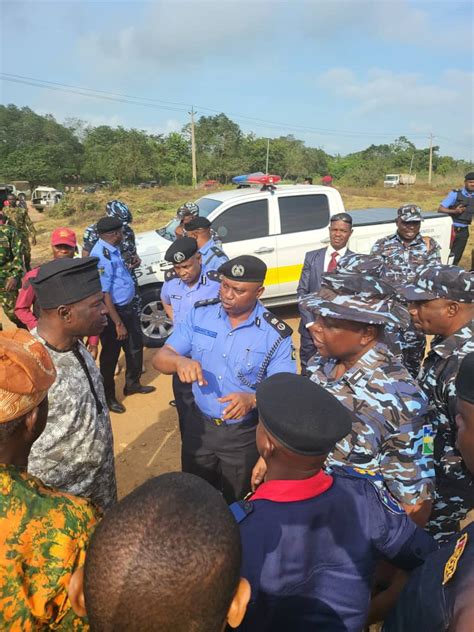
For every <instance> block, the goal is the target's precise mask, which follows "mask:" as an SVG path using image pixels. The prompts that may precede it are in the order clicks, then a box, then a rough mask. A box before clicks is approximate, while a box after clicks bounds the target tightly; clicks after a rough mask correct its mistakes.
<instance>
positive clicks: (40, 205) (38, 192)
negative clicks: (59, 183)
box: [31, 186, 63, 212]
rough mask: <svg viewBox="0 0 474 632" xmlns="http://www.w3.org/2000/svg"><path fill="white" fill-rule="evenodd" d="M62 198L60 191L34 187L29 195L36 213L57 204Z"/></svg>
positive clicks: (51, 188)
mask: <svg viewBox="0 0 474 632" xmlns="http://www.w3.org/2000/svg"><path fill="white" fill-rule="evenodd" d="M62 197H63V193H62V191H58V189H55V188H54V187H43V186H41V187H36V189H35V190H34V191H33V193H32V195H31V201H32V204H33V206H34V207H35V209H36V210H37V211H40V212H41V211H44V209H45V208H51V207H52V206H54V205H55V204H57V203H58V202H59V200H60V199H61V198H62Z"/></svg>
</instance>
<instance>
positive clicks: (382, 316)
mask: <svg viewBox="0 0 474 632" xmlns="http://www.w3.org/2000/svg"><path fill="white" fill-rule="evenodd" d="M394 302H395V292H394V290H393V288H392V287H391V286H389V285H388V284H386V283H385V282H383V281H381V280H379V279H377V278H374V277H370V276H368V275H366V276H364V277H362V276H360V275H358V274H347V273H346V274H333V275H331V274H328V275H325V276H324V277H323V284H322V287H321V290H320V292H319V293H318V294H316V295H314V296H313V297H308V298H307V299H305V301H304V303H305V305H304V307H305V309H308V310H310V311H311V312H312V313H313V314H314V316H315V323H314V325H312V326H311V327H310V328H309V331H310V333H311V335H312V337H313V341H314V344H315V346H316V348H317V350H318V352H319V355H315V356H314V358H313V359H312V360H310V362H309V363H308V374H309V375H310V376H311V377H310V379H311V380H312V381H314V382H315V383H316V384H319V385H320V386H322V387H324V388H326V389H327V390H328V391H329V392H330V393H332V394H333V395H335V396H336V397H337V398H338V399H339V401H340V402H341V403H343V404H344V405H345V406H346V407H347V408H348V409H349V410H351V411H352V412H353V413H354V422H353V424H352V431H351V434H350V435H348V436H347V437H346V438H344V439H343V440H342V441H340V442H339V443H338V444H337V446H336V448H335V450H334V451H333V452H332V453H331V455H330V457H329V460H328V464H329V465H330V466H331V467H333V466H341V465H342V466H344V465H353V466H358V467H362V468H364V469H371V470H374V471H375V472H377V473H378V474H380V475H381V476H382V477H383V479H384V481H385V483H386V485H387V487H388V488H389V490H390V492H391V493H392V495H393V496H395V497H396V498H397V499H398V500H399V501H400V502H401V503H402V504H403V506H404V507H405V509H406V511H407V512H408V513H410V514H411V516H412V517H413V519H414V520H415V521H416V522H417V523H418V524H422V525H424V524H425V522H426V520H427V519H428V516H429V513H430V509H431V493H432V488H433V483H432V480H431V477H432V476H433V463H432V446H431V445H430V444H429V442H428V440H429V439H430V435H429V431H430V430H431V428H430V427H429V425H428V424H429V422H428V421H427V418H426V416H427V413H428V401H427V399H426V397H425V395H424V394H423V392H422V391H421V389H420V388H419V386H418V385H417V384H416V382H415V381H414V380H413V378H412V377H411V376H410V374H409V373H408V371H407V370H406V369H405V367H404V366H402V365H401V364H400V363H399V362H397V360H396V359H395V358H394V356H393V355H392V354H391V353H390V351H389V350H388V348H387V346H386V345H385V344H384V343H383V342H382V340H383V334H384V331H383V330H384V327H385V325H386V324H387V323H392V324H394V325H395V326H397V325H398V326H401V325H403V323H400V318H401V316H402V314H401V309H402V308H400V307H399V306H398V307H397V309H394ZM407 316H408V314H406V311H405V317H407ZM425 434H427V435H428V436H427V441H426V443H425V444H424V443H423V442H424V437H425Z"/></svg>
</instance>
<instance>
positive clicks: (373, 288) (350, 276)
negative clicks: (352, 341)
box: [301, 272, 410, 328]
mask: <svg viewBox="0 0 474 632" xmlns="http://www.w3.org/2000/svg"><path fill="white" fill-rule="evenodd" d="M330 292H332V293H334V295H332V294H331V293H330ZM301 304H302V306H303V308H304V309H307V310H308V311H310V312H314V313H315V314H319V315H321V316H324V317H327V316H328V317H330V318H339V319H341V320H350V321H353V322H358V323H367V324H369V325H388V324H390V325H392V326H395V327H401V328H405V327H407V326H408V324H409V323H410V314H409V313H408V310H406V309H405V308H404V307H403V306H401V305H400V304H399V301H397V294H396V292H395V290H394V288H393V287H392V286H391V285H389V284H388V283H387V282H385V281H382V280H381V279H379V278H376V277H375V276H370V275H364V276H362V275H361V274H357V273H344V272H342V273H336V274H323V276H322V279H321V290H320V291H319V292H317V293H316V294H310V295H309V296H307V297H306V298H304V299H303V300H302V301H301Z"/></svg>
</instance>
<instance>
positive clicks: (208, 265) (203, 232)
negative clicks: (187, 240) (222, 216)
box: [184, 215, 229, 272]
mask: <svg viewBox="0 0 474 632" xmlns="http://www.w3.org/2000/svg"><path fill="white" fill-rule="evenodd" d="M184 232H185V234H186V235H187V236H188V237H192V238H193V239H195V240H196V241H197V245H198V248H199V252H200V253H201V255H202V267H203V270H204V272H208V271H209V270H218V269H219V268H220V266H221V265H222V264H223V263H225V262H226V261H229V257H228V256H227V255H226V254H225V252H223V251H222V250H221V249H220V248H219V246H217V244H216V242H215V241H214V238H213V237H212V234H211V222H210V221H209V220H208V219H207V217H200V216H199V215H198V216H197V217H193V218H192V219H191V220H190V221H189V222H188V223H187V224H186V226H185V227H184Z"/></svg>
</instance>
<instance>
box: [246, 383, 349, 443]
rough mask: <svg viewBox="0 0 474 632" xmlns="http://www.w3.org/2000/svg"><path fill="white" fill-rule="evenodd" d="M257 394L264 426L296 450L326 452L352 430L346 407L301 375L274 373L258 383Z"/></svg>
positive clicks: (281, 441)
mask: <svg viewBox="0 0 474 632" xmlns="http://www.w3.org/2000/svg"><path fill="white" fill-rule="evenodd" d="M256 395H257V408H258V412H259V416H260V419H261V422H262V424H263V425H264V426H265V428H266V430H268V432H269V433H270V434H271V435H273V436H274V437H275V439H277V440H278V441H279V442H280V443H281V444H282V445H284V446H285V447H286V448H288V449H289V450H291V451H292V452H296V453H297V454H303V455H306V456H322V455H324V454H327V453H328V452H330V451H331V450H332V449H333V448H334V446H335V444H336V443H337V442H338V441H339V440H340V439H342V438H343V437H345V436H346V435H348V434H349V432H350V431H351V427H352V417H351V414H350V412H349V410H348V409H347V408H346V407H345V406H343V404H341V403H340V402H339V400H338V399H336V397H334V395H332V394H331V393H329V392H328V391H326V390H325V389H324V388H322V387H321V386H319V385H318V384H315V383H314V382H311V380H309V379H308V378H307V377H303V376H302V375H295V374H294V373H275V375H272V376H271V377H269V378H267V379H266V380H264V381H263V382H261V383H260V384H258V386H257V393H256Z"/></svg>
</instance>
